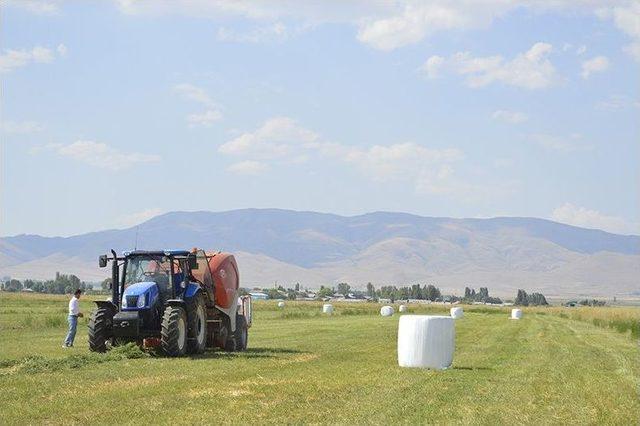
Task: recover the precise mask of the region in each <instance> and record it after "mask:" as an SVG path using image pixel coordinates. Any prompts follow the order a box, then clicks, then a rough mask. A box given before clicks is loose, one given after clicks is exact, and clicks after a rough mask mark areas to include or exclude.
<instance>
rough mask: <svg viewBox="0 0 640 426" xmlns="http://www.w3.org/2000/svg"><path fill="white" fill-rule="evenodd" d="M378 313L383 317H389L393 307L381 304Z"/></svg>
mask: <svg viewBox="0 0 640 426" xmlns="http://www.w3.org/2000/svg"><path fill="white" fill-rule="evenodd" d="M380 315H382V316H383V317H390V316H391V315H393V307H391V306H383V307H382V308H380Z"/></svg>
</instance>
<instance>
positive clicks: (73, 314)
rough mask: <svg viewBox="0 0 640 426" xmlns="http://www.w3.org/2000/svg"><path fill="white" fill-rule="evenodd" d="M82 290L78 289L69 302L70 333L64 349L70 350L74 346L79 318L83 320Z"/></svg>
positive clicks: (65, 340) (63, 345)
mask: <svg viewBox="0 0 640 426" xmlns="http://www.w3.org/2000/svg"><path fill="white" fill-rule="evenodd" d="M81 294H82V290H80V289H76V291H75V292H73V297H72V298H71V300H70V301H69V318H68V320H69V332H68V333H67V337H66V338H65V339H64V343H63V344H62V347H63V348H70V347H72V346H73V340H74V339H75V338H76V329H77V328H78V318H82V317H83V315H82V312H80V295H81Z"/></svg>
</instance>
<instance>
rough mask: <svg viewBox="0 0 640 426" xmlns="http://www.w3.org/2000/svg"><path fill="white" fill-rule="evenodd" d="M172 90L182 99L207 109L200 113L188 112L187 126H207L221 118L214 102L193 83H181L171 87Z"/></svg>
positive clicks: (218, 108)
mask: <svg viewBox="0 0 640 426" xmlns="http://www.w3.org/2000/svg"><path fill="white" fill-rule="evenodd" d="M173 90H174V91H175V92H176V93H178V94H179V95H180V96H181V97H183V98H184V99H187V100H190V101H193V102H196V103H199V104H202V105H204V106H205V107H207V110H206V111H204V112H201V113H194V114H189V115H188V116H187V123H188V125H189V127H197V126H205V127H209V126H211V124H213V123H214V122H216V121H220V120H221V119H222V112H221V111H220V107H219V106H218V105H217V104H216V102H215V101H214V100H213V99H212V98H211V96H209V94H208V93H207V92H206V91H205V90H204V89H203V88H201V87H198V86H194V85H193V84H188V83H181V84H177V85H175V86H174V87H173Z"/></svg>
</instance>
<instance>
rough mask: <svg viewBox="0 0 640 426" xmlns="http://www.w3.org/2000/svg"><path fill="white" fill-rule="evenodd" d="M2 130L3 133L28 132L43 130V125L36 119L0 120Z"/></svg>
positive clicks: (0, 129)
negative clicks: (19, 120)
mask: <svg viewBox="0 0 640 426" xmlns="http://www.w3.org/2000/svg"><path fill="white" fill-rule="evenodd" d="M0 131H2V132H3V133H13V134H28V133H36V132H41V131H42V126H41V125H40V124H39V123H36V122H35V121H21V122H18V121H3V122H0Z"/></svg>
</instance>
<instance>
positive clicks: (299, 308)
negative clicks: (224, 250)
mask: <svg viewBox="0 0 640 426" xmlns="http://www.w3.org/2000/svg"><path fill="white" fill-rule="evenodd" d="M66 303H67V299H66V298H65V297H60V296H45V295H16V294H2V293H0V389H2V392H1V393H0V424H24V423H33V424H42V423H54V424H60V423H64V424H70V423H77V424H88V423H92V424H96V423H98V424H103V423H110V424H123V423H143V422H144V423H179V424H193V423H245V424H246V423H253V424H263V423H340V424H345V423H349V424H354V423H355V424H364V423H367V424H369V423H373V424H383V423H411V424H416V423H439V424H442V423H473V424H496V423H499V424H520V423H529V424H550V423H553V424H560V423H563V424H566V423H571V424H576V423H579V424H584V423H601V424H602V423H604V424H624V425H629V424H638V423H639V422H640V395H639V394H638V389H639V388H640V350H639V348H638V340H637V338H636V337H634V336H632V334H631V332H630V331H625V330H620V331H618V330H617V329H616V328H615V327H607V326H603V324H604V323H602V324H601V323H598V322H596V323H594V322H593V321H592V319H593V318H597V317H598V316H599V315H601V316H602V317H603V318H608V317H616V318H618V317H620V316H621V314H620V312H623V311H612V309H616V308H590V309H592V311H590V312H591V314H590V315H586V314H584V315H585V318H584V319H582V318H579V319H573V318H571V315H570V314H568V313H565V312H564V311H563V310H562V309H559V308H551V309H548V310H545V309H531V310H525V315H524V318H523V319H522V320H520V321H510V320H509V319H508V310H505V309H497V308H485V307H477V306H465V307H464V308H465V317H464V318H463V319H461V320H459V321H457V322H456V333H457V337H456V353H455V357H454V362H453V366H452V368H451V369H449V370H446V371H429V370H419V369H401V368H399V367H398V366H397V360H396V333H397V325H398V318H399V315H398V314H396V315H394V316H393V317H391V318H383V317H380V316H379V315H378V310H379V305H373V304H366V305H353V304H335V306H336V313H335V315H333V316H332V317H327V316H323V315H322V314H321V313H320V310H321V305H320V304H316V303H304V302H300V303H294V302H287V306H286V307H285V308H284V309H279V308H277V307H276V305H275V304H274V303H268V302H262V303H261V302H258V303H255V305H254V306H255V317H254V326H253V327H252V328H251V330H250V337H249V347H250V350H248V351H247V352H244V353H236V354H227V353H224V352H207V353H205V354H204V355H203V356H197V357H193V358H178V359H169V358H163V357H152V356H146V355H144V354H141V353H140V352H139V351H138V350H137V349H136V348H132V347H124V348H118V349H116V350H115V351H114V352H113V353H111V354H108V355H100V354H91V353H90V352H89V351H88V348H87V342H86V336H87V333H86V319H85V320H81V322H80V326H79V333H78V337H77V338H76V347H75V348H73V349H69V350H64V349H62V348H61V347H60V346H61V343H62V340H63V338H64V335H65V331H66V319H65V312H66ZM91 305H92V304H91V302H90V301H89V300H87V299H83V302H82V309H83V310H84V312H89V311H90V309H92V306H91ZM411 310H412V313H444V312H446V311H448V309H446V308H445V307H442V306H439V307H436V306H421V307H412V308H411ZM567 312H569V313H570V311H567ZM563 313H564V315H563ZM561 315H562V316H561ZM623 317H624V318H626V319H627V320H630V321H632V322H633V321H638V320H639V319H640V309H627V310H625V311H624V315H623ZM605 325H606V324H605ZM140 356H142V357H140Z"/></svg>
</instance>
